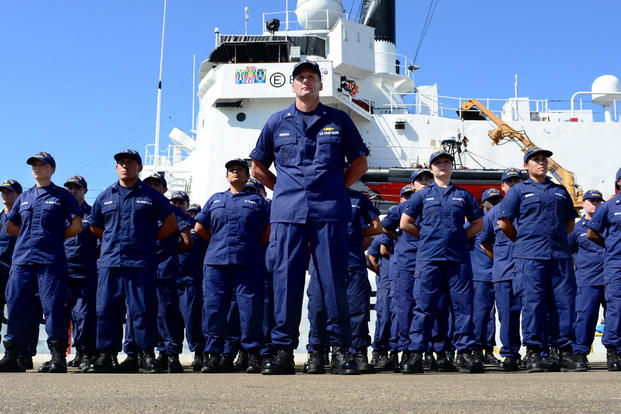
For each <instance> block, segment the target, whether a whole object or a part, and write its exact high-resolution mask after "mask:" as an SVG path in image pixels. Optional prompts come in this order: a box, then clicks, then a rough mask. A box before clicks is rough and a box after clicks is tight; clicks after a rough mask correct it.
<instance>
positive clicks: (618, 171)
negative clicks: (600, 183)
mask: <svg viewBox="0 0 621 414" xmlns="http://www.w3.org/2000/svg"><path fill="white" fill-rule="evenodd" d="M619 178H621V168H619V169H618V170H617V176H616V178H615V181H619Z"/></svg>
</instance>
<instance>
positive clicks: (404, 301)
mask: <svg viewBox="0 0 621 414" xmlns="http://www.w3.org/2000/svg"><path fill="white" fill-rule="evenodd" d="M395 274H396V278H397V279H396V290H395V293H394V297H395V300H396V312H397V326H398V328H397V329H398V332H399V343H398V345H397V349H398V350H399V351H407V349H408V347H409V346H410V325H411V324H412V318H413V316H414V313H413V312H414V270H412V271H410V270H404V269H396V272H395Z"/></svg>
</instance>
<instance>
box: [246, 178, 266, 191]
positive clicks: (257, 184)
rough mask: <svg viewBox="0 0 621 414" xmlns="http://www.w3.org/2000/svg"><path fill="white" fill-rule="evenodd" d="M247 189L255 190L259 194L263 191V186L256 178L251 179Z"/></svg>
mask: <svg viewBox="0 0 621 414" xmlns="http://www.w3.org/2000/svg"><path fill="white" fill-rule="evenodd" d="M246 187H250V188H254V189H255V190H256V191H257V192H259V191H261V189H262V188H263V184H261V182H260V181H259V180H257V179H256V178H254V177H250V178H249V179H248V182H247V183H246Z"/></svg>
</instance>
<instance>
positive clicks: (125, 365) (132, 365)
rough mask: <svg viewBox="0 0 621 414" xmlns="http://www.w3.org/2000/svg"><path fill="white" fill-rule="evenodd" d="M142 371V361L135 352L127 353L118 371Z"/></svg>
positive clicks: (127, 372) (125, 372)
mask: <svg viewBox="0 0 621 414" xmlns="http://www.w3.org/2000/svg"><path fill="white" fill-rule="evenodd" d="M139 371H140V361H139V358H138V355H136V354H135V353H133V352H132V353H130V354H127V356H126V357H125V360H124V361H123V362H121V363H120V364H119V367H118V369H117V370H116V372H119V373H123V374H136V373H138V372H139Z"/></svg>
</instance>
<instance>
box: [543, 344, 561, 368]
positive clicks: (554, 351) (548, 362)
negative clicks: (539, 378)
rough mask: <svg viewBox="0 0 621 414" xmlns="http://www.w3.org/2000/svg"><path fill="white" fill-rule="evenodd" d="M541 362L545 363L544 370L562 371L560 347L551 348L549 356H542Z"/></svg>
mask: <svg viewBox="0 0 621 414" xmlns="http://www.w3.org/2000/svg"><path fill="white" fill-rule="evenodd" d="M541 363H542V364H543V370H544V371H545V372H560V370H561V366H560V355H559V350H558V348H555V347H552V348H550V353H549V354H548V356H547V357H542V358H541Z"/></svg>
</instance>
